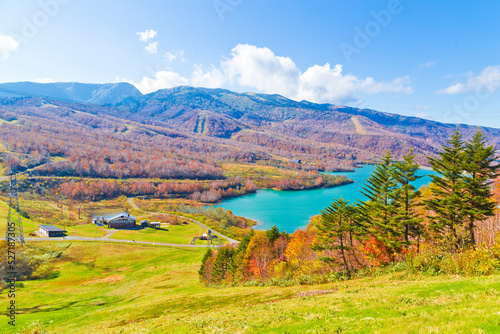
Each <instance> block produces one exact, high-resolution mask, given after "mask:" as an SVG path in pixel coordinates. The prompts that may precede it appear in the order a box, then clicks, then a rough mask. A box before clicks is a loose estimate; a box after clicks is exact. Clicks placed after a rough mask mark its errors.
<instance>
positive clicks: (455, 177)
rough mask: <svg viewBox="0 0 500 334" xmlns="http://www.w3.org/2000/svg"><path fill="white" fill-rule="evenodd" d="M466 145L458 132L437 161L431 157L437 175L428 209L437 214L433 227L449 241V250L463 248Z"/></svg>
mask: <svg viewBox="0 0 500 334" xmlns="http://www.w3.org/2000/svg"><path fill="white" fill-rule="evenodd" d="M464 160H465V156H464V143H463V141H462V136H461V135H460V133H459V132H458V130H456V131H455V133H454V134H453V135H452V137H451V138H450V139H449V140H448V141H447V142H446V144H445V145H443V148H442V151H441V152H440V153H439V157H438V158H429V162H430V164H431V167H432V169H433V170H434V171H435V172H437V173H438V175H432V176H431V177H432V183H431V191H432V196H431V198H430V199H429V200H427V201H425V205H426V207H427V209H428V210H430V211H433V212H434V214H433V215H432V216H430V217H429V219H430V221H431V228H432V229H433V230H434V231H435V232H437V233H438V234H440V238H442V237H443V236H444V237H446V238H447V240H446V241H448V245H446V246H448V247H450V249H451V250H458V249H459V248H460V247H461V246H463V243H464V240H463V236H462V235H461V234H460V232H461V231H460V229H461V228H463V227H464V224H465V220H466V219H467V216H466V215H465V213H466V212H465V210H464V209H465V207H466V203H465V199H464V198H465V195H466V191H465V181H464Z"/></svg>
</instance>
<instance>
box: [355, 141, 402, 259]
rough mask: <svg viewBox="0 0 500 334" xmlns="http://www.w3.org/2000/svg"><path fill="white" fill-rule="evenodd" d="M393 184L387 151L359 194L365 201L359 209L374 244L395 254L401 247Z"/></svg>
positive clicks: (394, 181) (392, 173) (390, 162)
mask: <svg viewBox="0 0 500 334" xmlns="http://www.w3.org/2000/svg"><path fill="white" fill-rule="evenodd" d="M396 187H397V182H396V180H395V179H394V166H393V163H392V156H391V154H390V152H389V151H387V154H386V155H385V156H384V157H383V158H382V161H381V163H380V164H379V165H377V167H376V168H375V171H374V172H373V173H372V175H370V177H369V178H368V179H367V181H366V183H365V185H364V187H363V189H362V191H361V193H362V194H363V195H365V196H366V197H368V201H366V202H365V203H364V205H363V207H362V208H363V210H364V211H365V212H364V213H363V216H364V217H365V219H366V221H365V225H366V228H367V230H368V233H369V234H371V235H372V236H373V237H374V238H375V239H376V240H377V241H379V242H381V243H384V244H385V245H386V246H387V247H388V249H389V250H390V252H391V254H392V253H397V252H399V251H400V249H401V248H402V246H403V243H404V240H402V235H403V233H402V232H401V230H400V228H399V226H398V223H397V221H396V220H395V215H396V201H395V198H394V195H395V191H396V189H397V188H396Z"/></svg>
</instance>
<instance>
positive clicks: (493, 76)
mask: <svg viewBox="0 0 500 334" xmlns="http://www.w3.org/2000/svg"><path fill="white" fill-rule="evenodd" d="M468 77H469V78H468V79H467V82H466V83H457V84H454V85H452V86H449V87H448V88H445V89H441V90H438V91H437V92H436V93H437V94H461V93H468V92H472V91H480V90H486V91H487V92H489V93H493V92H495V91H497V90H498V89H500V65H496V66H488V67H486V68H485V69H484V70H483V71H482V72H481V73H480V74H478V75H476V76H474V74H472V73H469V74H468Z"/></svg>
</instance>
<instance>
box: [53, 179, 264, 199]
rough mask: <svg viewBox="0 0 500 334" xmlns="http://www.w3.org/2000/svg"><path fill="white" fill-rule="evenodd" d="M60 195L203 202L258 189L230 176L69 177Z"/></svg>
mask: <svg viewBox="0 0 500 334" xmlns="http://www.w3.org/2000/svg"><path fill="white" fill-rule="evenodd" d="M59 190H60V192H61V194H62V195H64V196H66V197H67V198H69V199H71V200H79V201H82V200H91V201H95V200H102V199H110V198H115V197H119V196H139V195H148V196H153V197H157V198H172V197H189V198H191V199H194V200H198V201H200V202H205V203H215V202H217V201H218V200H220V199H222V198H228V197H234V196H240V195H244V194H247V193H253V192H255V191H256V190H257V188H256V186H255V184H254V183H253V182H252V181H251V180H244V181H243V180H241V179H240V178H239V177H236V178H234V179H231V180H217V181H213V182H210V183H207V182H197V181H185V182H154V181H146V180H135V181H123V180H121V181H118V180H116V181H115V180H97V181H74V180H72V181H69V182H64V183H62V184H61V185H60V188H59Z"/></svg>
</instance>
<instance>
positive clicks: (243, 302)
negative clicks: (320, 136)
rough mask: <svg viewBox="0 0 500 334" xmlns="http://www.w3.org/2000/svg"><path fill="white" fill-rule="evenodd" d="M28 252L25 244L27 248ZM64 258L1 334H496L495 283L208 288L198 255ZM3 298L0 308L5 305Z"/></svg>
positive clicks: (29, 292)
mask: <svg viewBox="0 0 500 334" xmlns="http://www.w3.org/2000/svg"><path fill="white" fill-rule="evenodd" d="M29 247H32V246H29ZM36 247H46V248H50V249H47V250H46V251H54V249H56V250H57V249H59V250H61V251H62V253H61V255H60V256H59V258H58V259H57V260H56V262H55V263H54V266H55V268H56V270H57V272H58V275H57V277H55V278H51V279H45V280H38V281H28V282H22V284H20V287H18V293H17V300H16V301H17V305H18V312H19V313H18V317H17V326H16V330H15V331H12V328H10V327H9V326H8V325H7V321H6V319H4V320H3V321H2V322H1V323H0V330H1V332H2V333H23V334H35V333H38V334H41V333H95V334H100V333H113V334H114V333H343V332H346V333H370V332H376V333H496V332H500V306H499V305H500V276H498V275H496V276H483V277H458V276H421V275H411V274H407V273H405V272H404V271H395V272H392V273H390V272H386V273H385V274H383V275H378V276H373V277H367V278H362V279H355V280H351V281H339V282H336V283H330V284H324V285H315V286H307V285H299V286H292V287H260V286H247V287H244V286H240V287H229V288H219V289H216V288H209V287H205V286H203V285H202V284H201V283H199V281H198V275H197V270H198V269H199V265H200V260H201V258H202V256H203V254H204V249H178V248H171V247H159V246H151V245H137V244H136V245H129V244H109V243H95V242H72V243H57V242H56V243H51V244H44V245H43V246H39V245H37V246H36ZM7 302H8V300H7V296H6V293H5V292H3V293H2V294H1V296H0V307H1V308H4V307H6V305H7Z"/></svg>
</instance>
